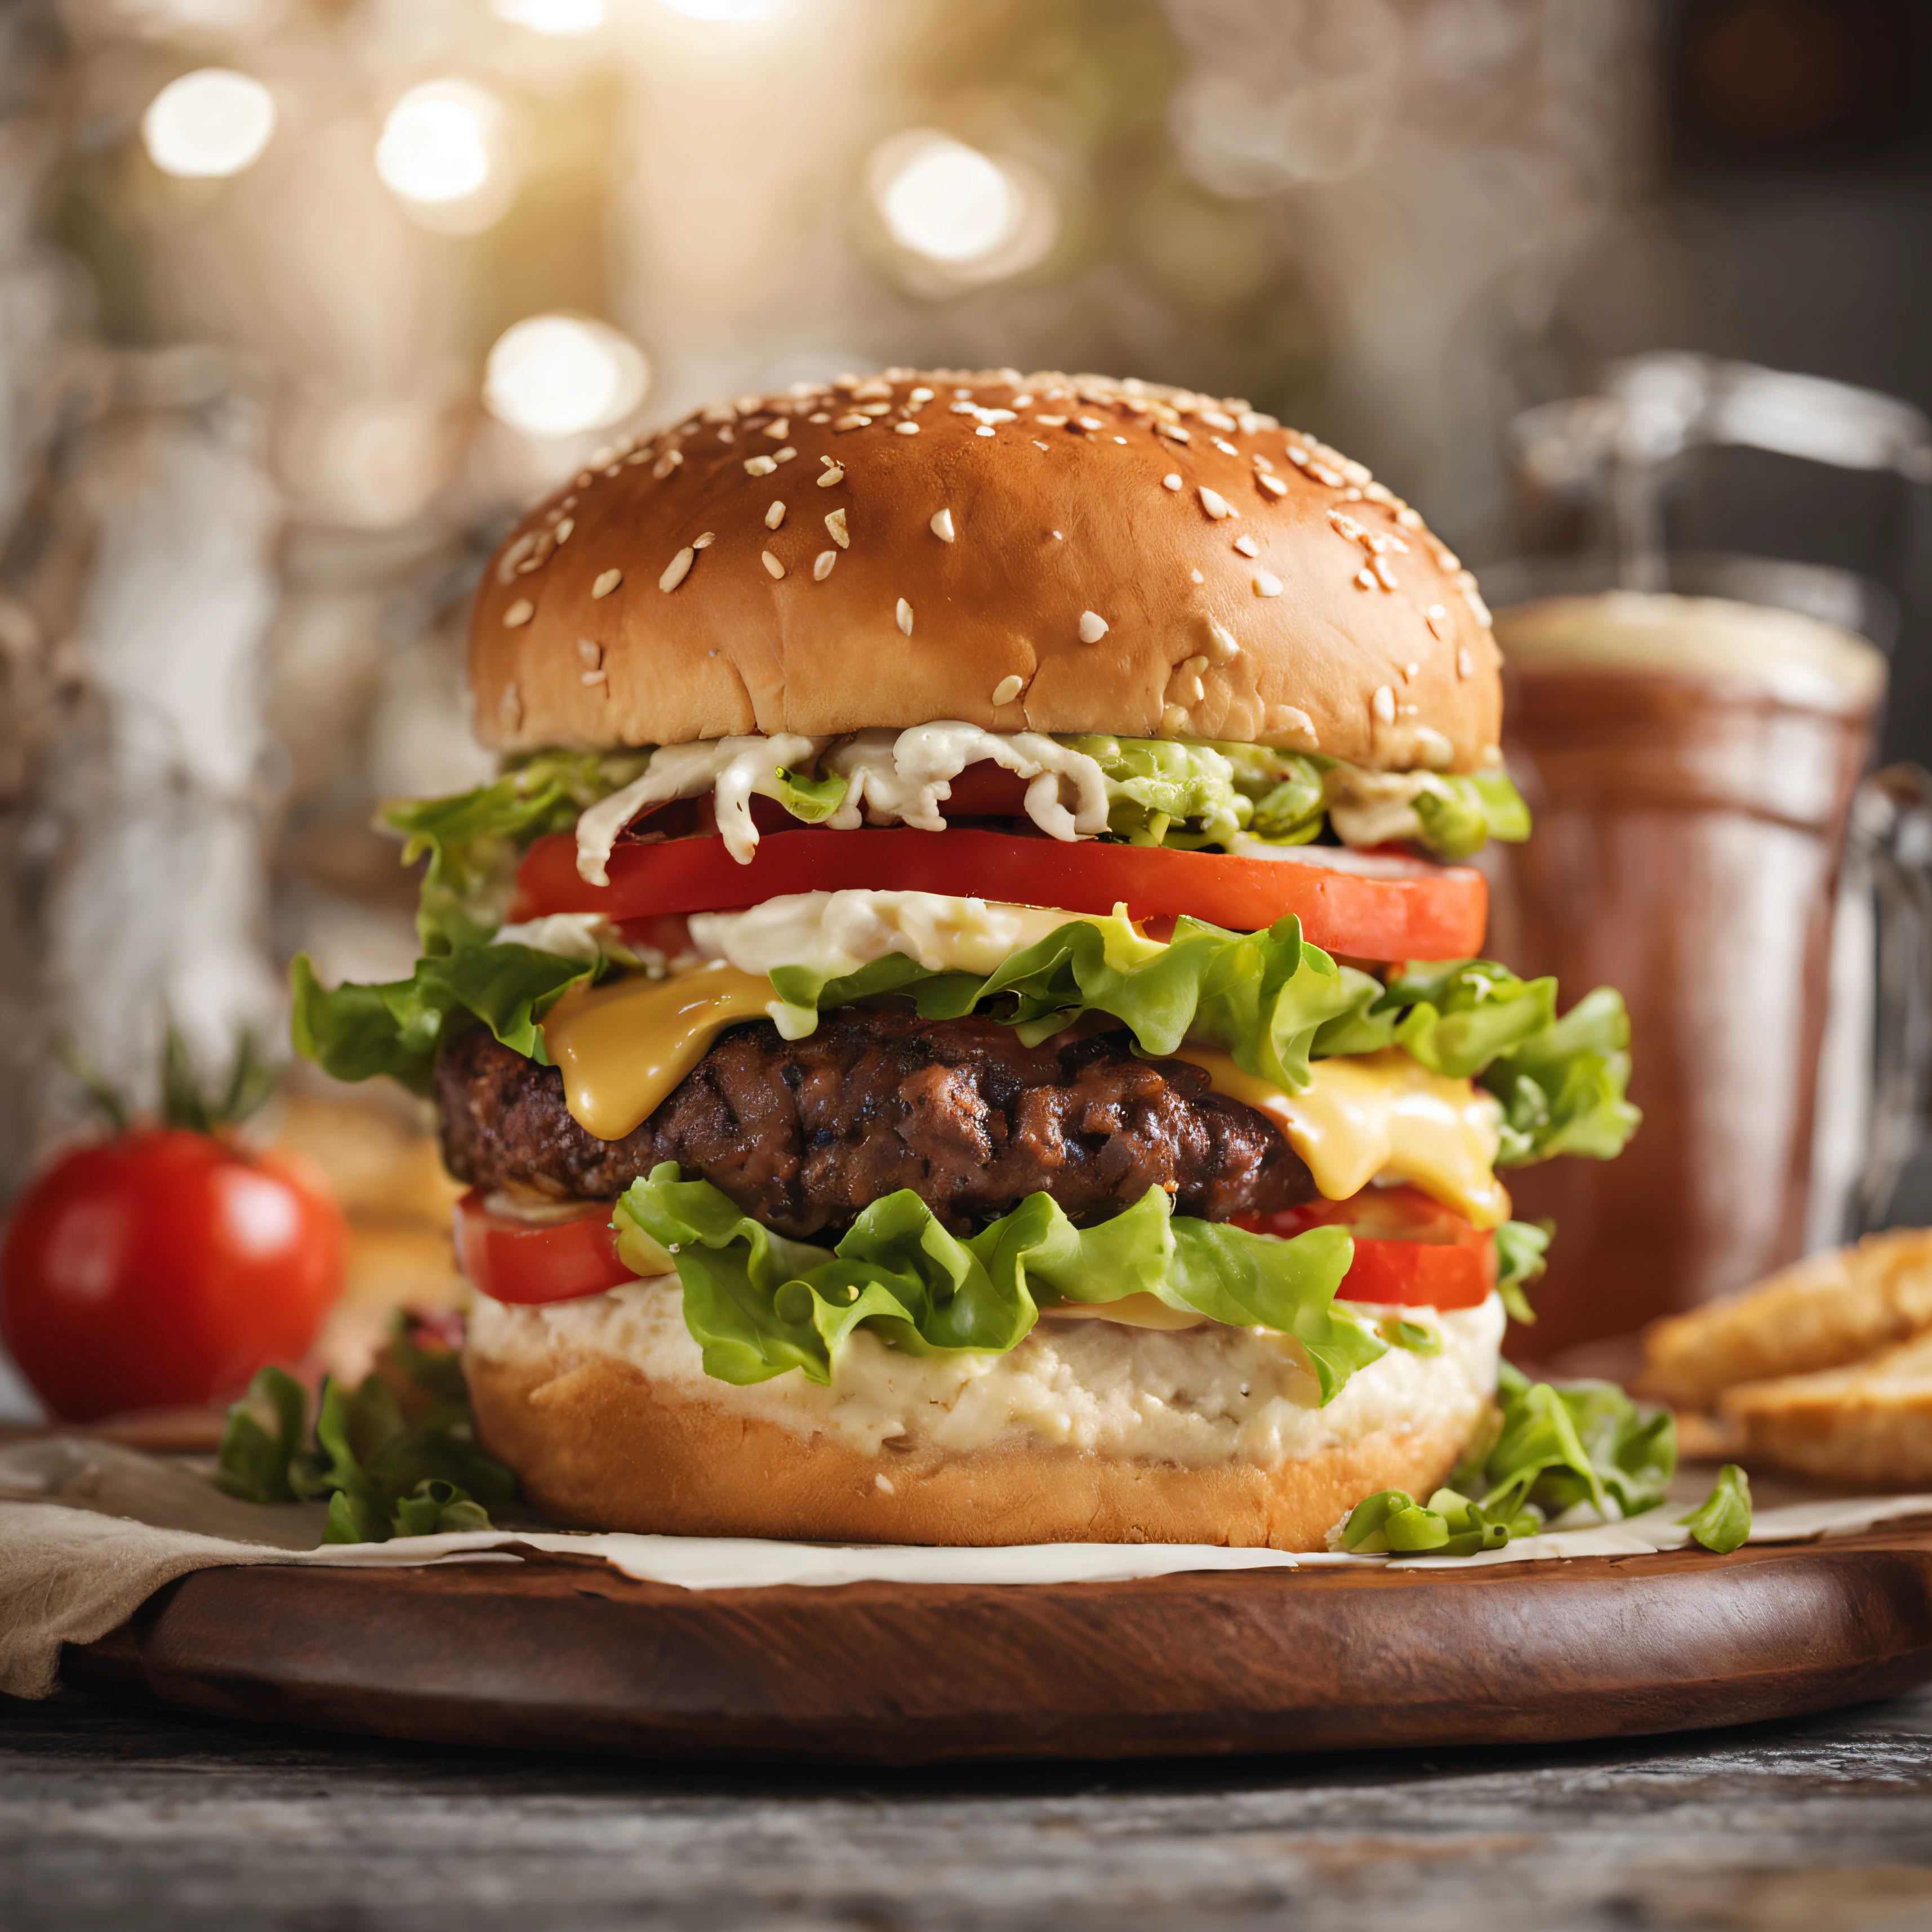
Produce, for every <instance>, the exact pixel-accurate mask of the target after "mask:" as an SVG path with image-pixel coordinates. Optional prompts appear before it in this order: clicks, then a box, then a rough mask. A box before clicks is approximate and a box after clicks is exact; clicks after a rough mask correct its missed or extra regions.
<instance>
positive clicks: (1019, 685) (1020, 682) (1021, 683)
mask: <svg viewBox="0 0 1932 1932" xmlns="http://www.w3.org/2000/svg"><path fill="white" fill-rule="evenodd" d="M1025 688H1026V680H1025V679H1024V678H1023V677H1021V676H1019V675H1018V674H1017V673H1014V672H1011V671H1009V672H1008V673H1007V675H1006V676H1004V677H1003V678H1001V680H1000V681H999V682H998V684H996V685H994V687H993V702H994V703H995V704H1010V703H1012V702H1013V700H1014V699H1015V698H1016V697H1019V694H1020V693H1021V692H1022V691H1024V690H1025Z"/></svg>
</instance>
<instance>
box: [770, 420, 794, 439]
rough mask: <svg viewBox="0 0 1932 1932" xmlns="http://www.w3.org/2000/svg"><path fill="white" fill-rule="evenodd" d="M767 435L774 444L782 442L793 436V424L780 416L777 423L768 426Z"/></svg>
mask: <svg viewBox="0 0 1932 1932" xmlns="http://www.w3.org/2000/svg"><path fill="white" fill-rule="evenodd" d="M765 434H766V435H767V436H768V437H770V438H771V440H772V442H774V443H782V442H784V440H785V438H786V437H788V436H789V435H790V434H791V424H790V422H789V421H788V420H787V419H786V418H784V416H780V417H778V419H777V420H776V421H775V422H768V423H767V424H766V425H765Z"/></svg>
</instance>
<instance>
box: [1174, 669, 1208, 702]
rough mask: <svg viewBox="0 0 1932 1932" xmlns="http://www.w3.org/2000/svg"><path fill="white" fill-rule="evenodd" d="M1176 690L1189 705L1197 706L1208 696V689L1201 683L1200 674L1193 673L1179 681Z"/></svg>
mask: <svg viewBox="0 0 1932 1932" xmlns="http://www.w3.org/2000/svg"><path fill="white" fill-rule="evenodd" d="M1178 688H1179V690H1180V692H1181V696H1182V697H1184V698H1186V699H1187V701H1188V703H1190V704H1199V703H1200V702H1201V700H1202V699H1203V698H1204V697H1206V696H1207V695H1208V687H1207V686H1206V685H1205V684H1203V683H1202V682H1201V677H1200V673H1199V672H1195V673H1192V674H1191V675H1190V676H1187V677H1186V678H1184V679H1181V682H1180V684H1179V686H1178Z"/></svg>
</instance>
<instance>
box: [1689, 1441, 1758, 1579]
mask: <svg viewBox="0 0 1932 1932" xmlns="http://www.w3.org/2000/svg"><path fill="white" fill-rule="evenodd" d="M1677 1520H1678V1521H1679V1523H1682V1524H1683V1526H1685V1529H1688V1530H1689V1531H1690V1532H1691V1538H1692V1540H1693V1541H1694V1542H1697V1543H1701V1544H1703V1546H1704V1547H1705V1548H1706V1550H1715V1551H1716V1552H1717V1553H1718V1555H1719V1556H1729V1555H1730V1553H1731V1552H1732V1551H1733V1550H1736V1549H1738V1548H1739V1547H1742V1544H1744V1542H1745V1539H1746V1538H1748V1536H1749V1535H1751V1478H1749V1477H1748V1476H1747V1475H1745V1472H1743V1470H1742V1469H1739V1467H1738V1466H1737V1464H1736V1463H1726V1464H1725V1465H1724V1467H1723V1468H1722V1469H1720V1470H1719V1471H1718V1480H1717V1481H1716V1482H1715V1484H1712V1488H1711V1493H1710V1494H1709V1496H1706V1498H1705V1499H1704V1500H1703V1502H1701V1503H1700V1504H1699V1505H1698V1506H1697V1508H1695V1509H1694V1510H1693V1511H1691V1514H1689V1515H1688V1516H1680V1517H1679V1518H1678V1519H1677Z"/></svg>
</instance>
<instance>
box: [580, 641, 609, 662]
mask: <svg viewBox="0 0 1932 1932" xmlns="http://www.w3.org/2000/svg"><path fill="white" fill-rule="evenodd" d="M577 655H578V656H579V657H580V658H582V659H583V661H584V662H585V663H586V664H601V663H602V662H603V661H604V646H602V645H601V644H600V643H594V642H592V640H591V639H589V637H579V638H578V639H577Z"/></svg>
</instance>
